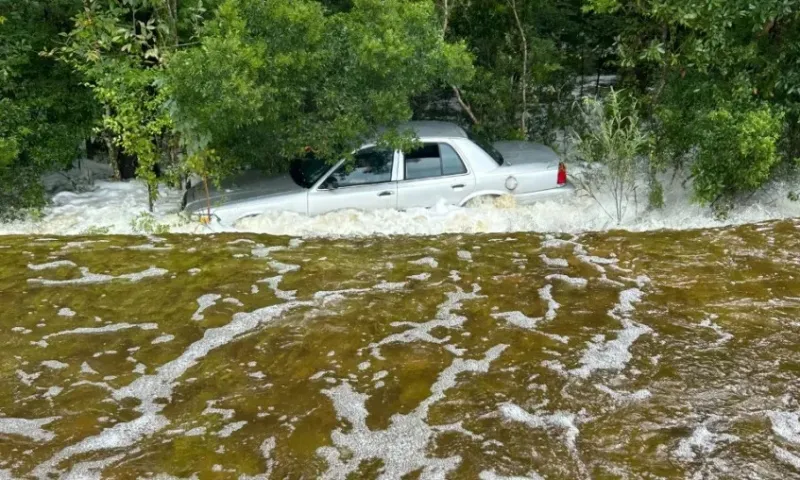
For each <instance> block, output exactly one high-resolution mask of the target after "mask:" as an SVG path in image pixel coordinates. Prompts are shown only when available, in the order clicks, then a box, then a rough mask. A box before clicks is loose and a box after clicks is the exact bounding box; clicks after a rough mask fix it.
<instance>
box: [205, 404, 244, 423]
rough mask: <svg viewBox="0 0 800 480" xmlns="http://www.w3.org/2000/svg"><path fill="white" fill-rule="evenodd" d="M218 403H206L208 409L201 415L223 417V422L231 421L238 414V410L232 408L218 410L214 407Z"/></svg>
mask: <svg viewBox="0 0 800 480" xmlns="http://www.w3.org/2000/svg"><path fill="white" fill-rule="evenodd" d="M216 403H217V401H216V400H208V401H207V402H206V408H205V410H203V411H202V412H200V415H214V414H216V415H221V416H222V419H223V420H230V419H231V418H233V416H234V415H235V414H236V410H234V409H232V408H216V407H214V405H215V404H216Z"/></svg>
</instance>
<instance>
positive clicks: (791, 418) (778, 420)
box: [767, 411, 800, 445]
mask: <svg viewBox="0 0 800 480" xmlns="http://www.w3.org/2000/svg"><path fill="white" fill-rule="evenodd" d="M767 417H768V418H769V419H770V422H772V431H773V432H774V433H775V434H776V435H778V436H779V437H781V438H783V439H784V440H786V441H788V442H791V443H795V444H797V445H800V412H780V411H771V412H767Z"/></svg>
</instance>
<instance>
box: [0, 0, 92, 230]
mask: <svg viewBox="0 0 800 480" xmlns="http://www.w3.org/2000/svg"><path fill="white" fill-rule="evenodd" d="M79 5H80V2H79V1H77V0H51V1H47V2H45V1H33V0H0V18H2V19H3V21H0V112H2V113H0V220H1V219H7V218H9V217H18V216H20V215H23V214H24V213H25V212H24V210H25V209H28V208H41V207H42V206H44V204H45V198H44V189H43V188H42V186H41V184H40V181H39V177H40V176H41V175H42V174H43V173H44V172H47V171H49V170H51V169H56V168H66V167H68V166H69V165H70V164H71V163H72V161H73V160H74V159H75V158H76V157H77V156H78V150H79V145H80V143H81V141H83V139H84V138H86V137H87V136H88V135H89V131H90V127H91V122H92V121H93V119H94V118H95V115H96V110H95V109H94V105H93V103H92V102H91V97H90V96H89V94H88V91H86V90H85V89H83V88H81V87H80V86H79V81H80V80H79V77H78V76H77V75H76V74H75V73H74V72H72V71H71V70H70V69H69V68H66V67H65V66H63V65H59V64H58V63H56V62H54V61H53V60H51V59H48V58H44V57H42V56H40V55H39V52H40V51H42V50H43V49H46V48H51V47H52V46H53V45H55V42H56V41H57V40H58V33H59V31H60V30H61V29H62V28H63V27H65V26H66V25H68V24H69V18H70V16H71V15H73V14H74V13H75V12H76V11H77V8H78V7H79Z"/></svg>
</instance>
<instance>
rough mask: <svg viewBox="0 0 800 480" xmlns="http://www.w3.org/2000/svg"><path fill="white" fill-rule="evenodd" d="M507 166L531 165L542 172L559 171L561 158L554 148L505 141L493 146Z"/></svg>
mask: <svg viewBox="0 0 800 480" xmlns="http://www.w3.org/2000/svg"><path fill="white" fill-rule="evenodd" d="M492 145H493V146H494V148H496V149H497V151H498V152H500V154H501V155H503V159H504V160H505V164H507V165H522V164H527V165H531V166H533V167H534V168H539V169H541V170H555V169H558V163H559V158H558V155H557V154H556V152H554V151H553V149H552V148H550V147H548V146H545V145H542V144H539V143H532V142H523V141H504V142H496V143H494V144H492Z"/></svg>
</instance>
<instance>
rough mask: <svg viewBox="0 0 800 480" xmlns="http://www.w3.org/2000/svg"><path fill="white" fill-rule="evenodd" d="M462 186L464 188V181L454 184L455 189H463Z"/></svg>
mask: <svg viewBox="0 0 800 480" xmlns="http://www.w3.org/2000/svg"><path fill="white" fill-rule="evenodd" d="M462 188H464V184H463V183H459V184H458V185H453V190H461V189H462Z"/></svg>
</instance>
